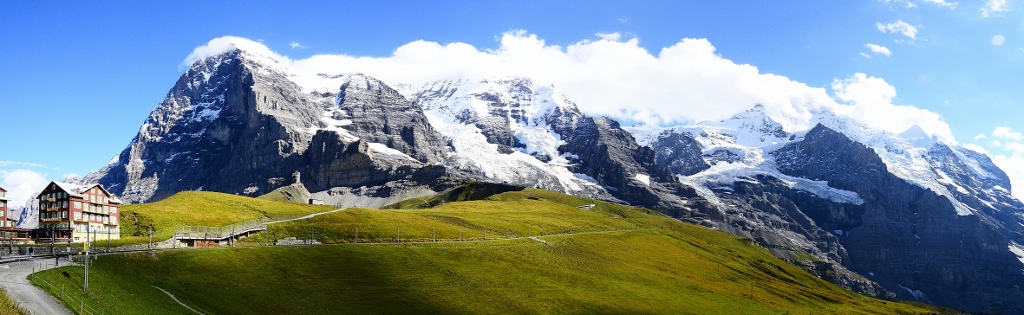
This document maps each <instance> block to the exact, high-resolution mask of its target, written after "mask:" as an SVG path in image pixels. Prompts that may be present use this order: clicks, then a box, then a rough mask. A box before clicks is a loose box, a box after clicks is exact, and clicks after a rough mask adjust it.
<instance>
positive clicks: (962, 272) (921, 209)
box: [773, 125, 1024, 313]
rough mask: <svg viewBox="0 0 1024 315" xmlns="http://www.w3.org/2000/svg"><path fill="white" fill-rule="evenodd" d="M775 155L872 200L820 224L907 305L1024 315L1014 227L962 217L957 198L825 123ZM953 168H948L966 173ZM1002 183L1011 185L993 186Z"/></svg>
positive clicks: (861, 268)
mask: <svg viewBox="0 0 1024 315" xmlns="http://www.w3.org/2000/svg"><path fill="white" fill-rule="evenodd" d="M935 150H936V152H940V153H941V152H944V151H948V152H951V151H950V150H949V148H948V147H946V148H942V147H938V148H936V149H935ZM773 155H774V156H775V158H776V161H777V163H778V165H779V170H780V171H782V172H783V173H785V174H787V175H792V176H800V177H805V178H810V179H815V180H824V181H827V182H828V183H829V185H831V186H833V187H836V188H840V189H845V190H849V191H853V192H856V193H857V194H859V195H860V196H861V198H863V199H864V204H863V209H862V212H861V211H860V210H857V211H843V212H834V213H831V214H830V215H828V216H819V217H818V218H816V219H815V221H816V222H817V224H819V225H827V226H830V227H835V228H837V229H840V230H842V231H843V233H842V234H841V236H840V237H839V240H840V243H841V244H842V245H843V246H844V247H845V248H846V250H847V252H848V254H849V262H848V263H847V266H849V267H850V269H852V270H855V271H857V272H859V273H861V274H862V275H865V276H866V277H868V278H869V279H872V280H874V281H877V282H878V283H880V284H882V285H884V286H885V287H887V288H889V289H890V290H891V291H893V292H894V293H896V294H897V295H898V296H900V297H901V298H904V299H918V300H924V301H927V302H931V303H936V304H939V305H945V306H952V307H956V308H959V309H963V310H968V311H985V312H999V313H1021V312H1024V291H1021V289H1020V288H1019V287H1017V286H1019V284H1020V283H1024V274H1022V272H1021V271H1022V266H1021V263H1020V261H1018V259H1017V257H1015V256H1014V255H1013V254H1012V253H1010V252H1009V251H1007V250H1006V248H1007V247H1008V246H1009V245H1010V243H1011V241H1013V240H1012V238H1013V237H1015V236H1014V235H1013V234H1015V233H1013V232H1012V231H1013V230H1012V229H1011V230H1009V231H1008V230H1007V229H1005V228H1004V225H1003V224H993V222H989V221H991V220H989V219H986V216H983V215H969V216H961V215H957V211H956V209H954V207H953V205H952V204H951V203H950V200H949V199H947V198H944V197H942V196H939V195H937V194H936V193H935V192H933V191H931V190H926V189H924V188H921V187H919V186H916V185H913V184H910V183H908V182H907V181H905V180H903V179H901V178H899V177H896V176H895V175H893V174H892V173H890V172H888V170H887V168H886V165H885V164H884V163H883V162H882V160H881V159H880V158H879V157H878V155H877V154H875V151H874V150H872V149H870V148H868V147H866V146H864V145H862V144H860V143H857V142H853V141H852V140H850V139H849V138H847V137H846V136H844V135H843V134H841V133H838V132H836V131H833V130H831V129H828V128H827V127H824V126H821V125H818V126H817V127H815V128H814V129H812V130H811V131H810V132H808V133H807V135H806V136H805V137H804V139H803V141H799V142H795V143H791V144H789V145H786V146H785V147H783V148H782V149H780V150H778V151H776V152H774V153H773ZM937 156H941V155H937ZM945 162H946V163H948V164H947V165H945V167H944V169H945V170H948V171H953V168H956V167H958V166H957V163H952V162H953V161H952V160H946V161H945ZM954 173H956V174H959V176H964V175H965V173H964V172H954ZM1004 176H1005V175H1004ZM964 182H967V181H960V183H964ZM1000 182H1002V183H1004V184H1005V182H1003V181H1001V180H999V181H995V182H990V183H988V184H989V185H996V184H997V183H1000ZM1006 210H1010V209H1006ZM1008 232H1010V233H1009V234H1008Z"/></svg>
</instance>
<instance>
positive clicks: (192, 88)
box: [82, 50, 446, 202]
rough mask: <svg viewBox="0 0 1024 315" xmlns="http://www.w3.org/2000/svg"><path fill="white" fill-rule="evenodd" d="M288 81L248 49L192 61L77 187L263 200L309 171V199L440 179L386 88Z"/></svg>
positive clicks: (410, 114) (409, 111)
mask: <svg viewBox="0 0 1024 315" xmlns="http://www.w3.org/2000/svg"><path fill="white" fill-rule="evenodd" d="M293 76H294V74H292V73H289V71H288V69H287V68H282V67H281V66H280V65H278V64H276V60H273V59H269V58H268V57H267V56H263V55H258V54H255V53H253V52H248V51H244V50H233V51H229V52H226V53H223V54H220V55H217V56H213V57H209V58H206V59H204V60H200V61H197V62H196V63H195V64H193V65H192V67H191V68H190V69H189V70H188V71H187V72H186V73H185V74H184V75H182V77H181V79H179V80H178V82H177V83H176V84H175V86H174V87H173V88H172V89H171V91H170V92H169V93H168V95H167V98H166V99H165V100H164V101H163V102H162V103H161V104H160V105H159V106H158V107H157V108H156V109H155V110H154V111H153V112H152V114H150V116H149V118H148V119H147V120H146V122H145V123H144V124H143V125H142V127H141V128H140V130H139V134H138V135H137V136H136V137H135V138H134V139H133V140H132V142H131V143H130V144H129V146H128V148H126V149H125V150H124V151H123V152H121V154H119V155H118V156H117V157H115V158H114V159H113V160H112V161H111V162H110V163H109V164H108V165H107V166H105V167H103V168H102V169H100V170H99V171H97V172H94V173H91V174H89V175H88V176H86V177H85V178H84V179H82V181H89V182H98V183H101V184H104V185H106V186H107V187H108V188H109V189H110V190H111V191H113V192H114V193H116V194H118V195H121V196H122V197H123V198H124V200H126V201H128V202H144V201H152V200H158V199H161V198H164V197H166V196H169V195H171V194H173V193H175V192H178V191H183V190H213V191H222V192H230V193H238V194H245V195H259V194H263V193H267V192H269V191H272V190H273V189H275V188H277V187H280V186H283V185H287V184H291V178H292V174H293V173H295V172H299V173H301V174H310V175H311V176H305V177H303V178H304V179H306V182H304V184H305V185H306V186H307V187H309V188H310V189H311V190H313V191H326V190H328V189H330V188H333V187H339V186H349V187H362V186H383V185H385V184H389V185H393V186H405V185H406V184H408V185H414V186H415V185H420V184H423V183H431V184H433V183H436V182H437V181H436V179H437V178H438V177H443V176H444V175H445V172H444V170H443V168H438V167H431V165H434V164H435V163H437V162H438V161H440V160H441V159H442V158H443V155H444V152H445V150H446V149H445V147H444V143H443V142H441V140H440V138H439V136H438V135H437V133H436V132H435V131H434V130H433V128H432V127H431V126H430V125H429V124H428V123H427V120H426V118H425V117H424V115H423V111H422V110H420V109H419V108H418V107H415V106H413V105H412V104H411V103H410V102H409V101H408V100H406V99H404V98H403V97H402V96H401V95H400V94H398V93H397V92H396V91H394V90H393V89H391V88H389V87H387V86H386V85H385V84H383V83H382V82H380V81H378V80H376V79H373V78H369V77H366V76H362V75H348V76H339V77H334V78H331V79H334V80H335V81H337V82H338V86H339V88H338V90H337V91H335V92H316V91H313V92H309V91H306V90H304V89H303V88H302V87H301V86H299V85H298V84H297V83H295V82H294V78H293ZM396 183H403V184H396ZM393 188H397V187H393ZM361 193H366V194H370V195H381V194H382V193H381V192H378V191H366V192H355V194H361ZM383 194H384V195H387V196H390V193H383Z"/></svg>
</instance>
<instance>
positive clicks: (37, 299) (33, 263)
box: [0, 258, 71, 315]
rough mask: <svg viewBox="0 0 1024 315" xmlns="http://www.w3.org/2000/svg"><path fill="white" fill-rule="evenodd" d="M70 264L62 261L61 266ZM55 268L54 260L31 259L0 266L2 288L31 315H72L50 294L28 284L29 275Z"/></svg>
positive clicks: (0, 284) (0, 285)
mask: <svg viewBox="0 0 1024 315" xmlns="http://www.w3.org/2000/svg"><path fill="white" fill-rule="evenodd" d="M65 264H70V263H68V262H67V261H66V260H65V261H61V266H65ZM50 268H53V258H49V259H42V258H38V259H31V260H25V261H17V262H10V263H4V264H0V287H2V288H4V289H5V290H7V294H8V295H9V296H10V297H11V299H13V300H14V301H15V302H17V303H18V304H20V305H21V306H22V307H24V308H25V309H26V310H28V312H29V314H33V315H35V314H39V315H51V314H53V315H64V314H67V315H71V312H70V311H68V309H67V308H64V306H62V305H60V303H58V302H57V300H54V299H53V297H51V296H50V295H49V294H46V292H43V291H42V290H40V289H38V288H36V287H34V286H32V284H30V283H29V282H28V275H29V274H31V273H32V271H33V270H34V271H39V270H40V269H42V270H46V269H50Z"/></svg>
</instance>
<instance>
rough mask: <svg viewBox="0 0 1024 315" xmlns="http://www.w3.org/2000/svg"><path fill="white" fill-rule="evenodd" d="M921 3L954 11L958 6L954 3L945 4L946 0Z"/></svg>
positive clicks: (930, 0) (931, 0) (929, 0)
mask: <svg viewBox="0 0 1024 315" xmlns="http://www.w3.org/2000/svg"><path fill="white" fill-rule="evenodd" d="M923 1H924V2H927V3H931V4H934V5H937V6H940V7H947V8H949V9H950V10H952V9H956V7H957V6H958V5H960V4H959V3H956V2H946V0H923Z"/></svg>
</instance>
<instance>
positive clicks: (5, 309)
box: [0, 291, 28, 315]
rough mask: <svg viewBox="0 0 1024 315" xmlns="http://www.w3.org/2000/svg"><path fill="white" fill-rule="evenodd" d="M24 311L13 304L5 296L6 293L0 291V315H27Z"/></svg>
mask: <svg viewBox="0 0 1024 315" xmlns="http://www.w3.org/2000/svg"><path fill="white" fill-rule="evenodd" d="M27 314H28V312H26V311H25V310H24V309H22V308H21V307H19V306H18V304H15V303H14V301H12V300H11V298H10V297H8V296H7V292H4V291H0V315H27Z"/></svg>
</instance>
